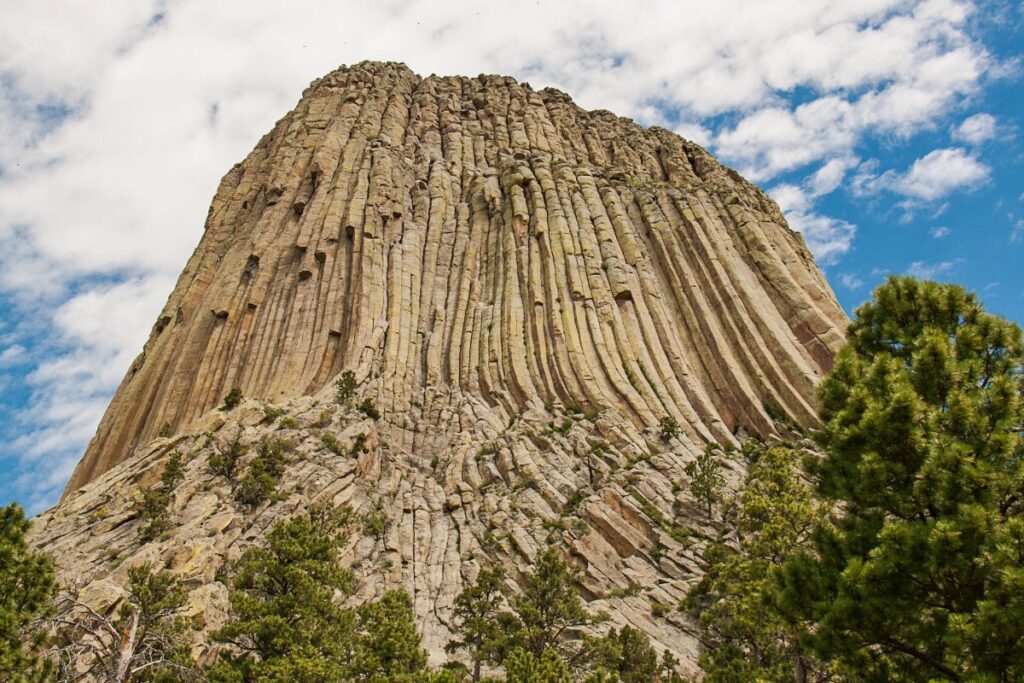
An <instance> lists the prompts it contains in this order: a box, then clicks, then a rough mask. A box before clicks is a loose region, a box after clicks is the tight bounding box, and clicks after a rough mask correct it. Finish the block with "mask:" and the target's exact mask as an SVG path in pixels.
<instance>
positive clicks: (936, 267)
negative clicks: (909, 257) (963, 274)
mask: <svg viewBox="0 0 1024 683" xmlns="http://www.w3.org/2000/svg"><path fill="white" fill-rule="evenodd" d="M962 262H963V259H955V260H953V261H938V262H935V263H926V262H925V261H914V262H913V263H911V264H910V265H909V266H907V275H913V276H914V277H918V278H921V279H923V280H934V279H936V278H938V277H942V276H944V275H948V274H949V273H951V272H952V271H953V270H955V269H956V267H957V266H958V265H960V264H961V263H962Z"/></svg>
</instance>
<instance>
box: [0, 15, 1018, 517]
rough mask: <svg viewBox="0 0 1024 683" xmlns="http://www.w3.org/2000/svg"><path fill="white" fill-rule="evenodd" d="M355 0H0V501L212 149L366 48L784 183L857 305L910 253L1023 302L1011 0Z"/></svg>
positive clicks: (92, 419)
mask: <svg viewBox="0 0 1024 683" xmlns="http://www.w3.org/2000/svg"><path fill="white" fill-rule="evenodd" d="M366 4H367V3H359V2H354V1H353V2H350V1H348V0H344V1H342V0H330V1H328V0H295V2H292V3H288V4H286V5H285V4H282V3H279V2H276V1H275V0H250V1H249V2H247V3H245V4H244V5H239V4H237V3H227V2H221V1H220V0H107V1H106V2H104V3H101V4H99V5H97V4H95V3H85V4H83V3H80V2H75V1H74V0H49V2H47V3H5V4H4V5H2V6H0V443H2V444H3V445H2V446H0V504H2V503H6V502H7V501H9V500H18V501H20V502H22V503H23V504H24V505H25V506H26V507H27V508H29V509H30V510H31V511H38V510H40V509H43V508H44V507H46V506H48V505H50V504H52V503H53V502H54V501H55V500H56V498H57V496H59V493H60V490H61V488H62V486H63V484H64V482H65V481H66V480H67V477H68V476H69V475H70V472H71V469H72V468H73V467H74V465H75V463H76V462H77V459H78V458H79V456H80V455H81V452H82V450H83V449H84V447H85V444H86V443H87V441H88V439H89V438H90V437H91V435H92V434H93V432H94V431H95V427H96V423H97V422H98V420H99V418H100V416H101V415H102V413H103V410H104V409H105V407H106V403H107V401H109V398H110V396H111V394H112V393H113V391H114V389H115V388H116V386H117V383H118V382H119V381H120V379H121V377H122V376H123V374H124V372H125V370H126V369H127V367H128V365H129V364H130V363H131V360H132V359H133V358H134V357H135V355H136V354H137V353H138V352H139V351H140V350H141V348H142V343H143V341H144V340H145V338H146V335H147V333H148V331H149V329H150V327H151V325H152V323H153V321H154V319H155V316H156V314H157V312H158V310H159V308H160V307H161V305H162V304H163V302H164V300H165V299H166V296H167V294H168V293H169V292H170V289H171V287H172V286H173V282H174V279H175V278H176V277H177V275H178V273H179V272H180V270H181V268H182V266H183V265H184V262H185V260H186V259H187V258H188V255H189V254H190V253H191V251H192V249H193V248H194V246H195V244H196V242H197V241H198V239H199V237H200V235H201V231H202V224H203V219H204V217H205V215H206V211H207V207H208V205H209V201H210V198H211V197H212V195H213V192H214V190H215V188H216V185H217V182H218V180H219V178H220V176H221V175H222V174H223V173H224V172H226V171H227V169H228V168H230V166H231V165H232V164H234V163H235V162H237V161H238V160H240V159H241V158H242V157H243V156H244V155H245V154H246V153H247V152H248V151H249V150H250V149H251V148H252V146H253V145H254V144H255V143H256V141H257V140H258V138H259V137H260V135H262V134H263V133H264V132H265V131H266V130H268V129H269V128H270V127H271V126H272V125H273V122H274V121H275V120H276V119H277V118H278V117H280V116H281V115H282V114H283V113H284V112H286V111H287V110H288V109H290V108H291V107H292V106H293V105H294V103H295V102H296V101H297V100H298V98H299V97H300V95H301V92H302V89H303V88H304V87H305V86H306V85H307V84H308V83H309V81H311V80H312V79H314V78H315V77H318V76H320V75H322V74H323V73H326V72H327V71H329V70H330V69H332V68H334V67H336V66H337V65H339V64H343V63H353V62H357V61H360V60H363V59H384V60H393V61H404V62H406V63H407V64H409V65H410V66H411V67H412V68H413V69H414V70H416V71H417V72H419V73H421V74H424V75H426V74H429V73H440V74H463V75H476V74H478V73H502V74H509V75H513V76H516V77H518V78H520V79H522V80H528V81H529V82H530V83H531V84H532V85H533V86H534V87H543V86H548V85H550V86H554V87H558V88H560V89H562V90H564V91H566V92H568V93H569V94H570V95H571V96H572V97H573V98H574V99H575V100H576V101H577V102H578V103H579V104H581V105H582V106H585V107H588V108H602V109H609V110H612V111H614V112H616V113H618V114H621V115H625V116H631V117H632V118H634V119H636V120H637V121H639V122H641V123H643V124H644V125H660V126H663V127H665V128H669V129H671V130H675V131H677V132H679V133H680V134H681V135H684V136H685V137H688V138H691V139H694V140H696V141H697V142H700V143H701V144H703V145H705V146H706V147H708V148H709V149H710V150H711V151H712V152H714V153H715V154H716V155H718V156H719V158H720V159H722V160H723V161H724V162H726V163H728V164H730V165H732V166H734V167H735V168H737V169H739V170H740V171H741V172H742V173H743V174H744V175H746V176H747V177H748V178H750V179H752V180H754V181H756V182H758V183H759V184H761V185H762V186H763V187H765V188H766V189H768V191H769V192H770V193H771V194H772V196H773V197H775V198H776V199H777V201H779V203H780V205H781V206H782V207H783V209H784V211H785V212H786V215H787V219H788V220H789V222H790V224H791V226H792V227H793V228H794V229H798V230H800V231H801V232H803V233H804V236H805V238H806V239H807V241H808V243H809V244H810V245H811V247H812V249H813V251H814V252H815V254H816V256H817V258H818V261H819V264H820V265H821V267H822V269H823V270H824V272H825V273H826V275H827V277H828V279H829V281H830V282H831V284H832V286H833V288H834V290H835V292H836V294H837V296H838V297H839V299H840V301H841V302H842V304H843V305H844V307H846V309H847V311H850V312H852V311H853V309H854V308H855V307H856V306H857V305H858V304H859V303H861V302H862V301H864V300H866V299H867V298H868V297H869V296H870V292H871V289H872V288H873V287H874V286H876V285H877V284H878V283H879V282H880V281H881V280H882V279H883V278H884V277H885V276H886V275H887V274H889V273H911V274H916V275H919V276H922V277H932V278H935V279H939V280H946V281H956V282H960V283H962V284H964V285H965V286H967V287H968V288H969V289H971V290H973V291H976V292H977V293H978V294H979V295H980V296H981V297H982V299H983V300H984V301H985V303H986V305H987V306H988V307H989V309H990V310H992V311H995V312H997V313H999V314H1002V315H1004V316H1006V317H1008V318H1010V319H1012V320H1014V321H1016V322H1022V321H1024V276H1022V274H1021V273H1022V271H1024V269H1022V268H1021V265H1022V263H1024V163H1022V162H1024V146H1022V138H1021V135H1022V125H1024V120H1022V113H1024V98H1022V96H1021V92H1022V75H1024V64H1022V61H1021V48H1020V46H1021V45H1024V9H1022V5H1021V3H1019V2H1004V1H1000V0H994V1H991V2H984V3H982V2H977V3H972V2H969V1H967V0H859V1H851V0H768V1H754V0H720V1H719V2H715V3H707V2H697V1H696V0H664V1H658V0H638V2H636V3H619V2H616V3H612V2H608V3H602V2H596V3H594V2H583V0H563V1H561V2H535V3H502V4H500V6H493V7H492V6H490V5H487V6H483V5H482V4H481V3H478V2H472V1H470V0H449V1H447V2H444V3H437V2H429V1H428V0H394V1H392V2H386V3H374V4H373V6H372V7H365V6H364V5H366ZM495 5H498V4H497V3H495Z"/></svg>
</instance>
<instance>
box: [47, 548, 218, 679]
mask: <svg viewBox="0 0 1024 683" xmlns="http://www.w3.org/2000/svg"><path fill="white" fill-rule="evenodd" d="M184 606H185V591H184V588H183V587H182V586H181V584H180V583H179V582H178V580H177V579H176V578H174V577H173V576H172V575H171V574H170V573H169V572H167V571H153V568H152V567H151V566H150V565H148V564H142V565H137V566H134V567H132V568H130V569H129V570H128V596H127V598H126V599H125V600H124V602H123V603H122V604H121V608H120V609H119V610H118V612H117V614H116V615H115V616H114V617H108V616H106V615H104V614H100V613H99V612H96V611H95V610H93V609H92V608H91V607H90V606H89V605H87V604H85V603H84V602H81V601H80V600H79V599H78V597H77V596H76V595H73V594H67V595H65V596H63V597H62V598H61V600H60V601H59V603H58V606H57V611H58V616H57V618H56V620H55V627H56V631H57V634H58V636H57V643H56V647H55V651H56V655H57V660H58V662H59V671H58V676H57V680H58V682H59V683H65V682H67V683H71V682H72V681H80V680H83V677H87V676H92V677H93V678H95V679H96V680H103V681H109V682H110V683H128V682H138V683H142V682H146V683H171V681H199V680H201V678H202V677H201V673H200V672H199V671H198V670H197V669H196V668H195V666H194V664H193V662H192V660H191V658H190V657H189V652H188V638H187V636H186V626H185V623H184V621H183V619H182V618H181V617H180V612H181V610H182V608H183V607H184ZM89 680H91V679H89Z"/></svg>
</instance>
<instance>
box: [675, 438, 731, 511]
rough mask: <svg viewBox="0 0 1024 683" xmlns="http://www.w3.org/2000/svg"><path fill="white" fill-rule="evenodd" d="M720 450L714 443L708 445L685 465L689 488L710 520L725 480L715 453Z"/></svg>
mask: <svg viewBox="0 0 1024 683" xmlns="http://www.w3.org/2000/svg"><path fill="white" fill-rule="evenodd" d="M721 449H722V447H721V446H719V445H718V444H716V443H709V444H708V445H707V446H706V447H705V448H704V452H703V453H701V454H700V455H698V456H697V459H696V460H692V461H690V462H688V463H687V464H686V468H685V470H684V471H685V472H686V475H687V476H688V477H690V488H691V490H692V491H693V495H694V496H696V497H697V500H699V501H701V502H702V503H704V505H705V506H706V507H707V512H708V519H710V518H711V514H712V512H713V507H714V504H715V503H717V502H718V501H719V500H721V498H722V490H723V489H724V488H725V479H724V478H723V477H722V463H721V461H720V460H719V459H718V457H717V456H716V453H717V452H718V451H720V450H721Z"/></svg>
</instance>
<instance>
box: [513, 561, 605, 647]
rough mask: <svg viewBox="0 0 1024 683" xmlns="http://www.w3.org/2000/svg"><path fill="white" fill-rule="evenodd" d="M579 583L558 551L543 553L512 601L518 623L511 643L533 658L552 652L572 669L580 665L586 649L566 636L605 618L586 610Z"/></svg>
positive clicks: (573, 569) (575, 571)
mask: <svg viewBox="0 0 1024 683" xmlns="http://www.w3.org/2000/svg"><path fill="white" fill-rule="evenodd" d="M579 581H580V576H579V572H578V571H577V570H576V569H575V568H573V567H570V566H569V565H568V564H566V562H565V560H563V559H562V556H561V555H560V554H559V553H558V551H556V550H555V549H554V548H548V549H546V550H544V552H542V553H541V554H540V555H539V556H538V557H537V560H536V561H535V563H534V569H533V573H531V574H530V575H529V576H527V577H526V580H525V582H524V584H523V591H522V593H520V594H519V595H517V596H516V597H515V598H513V599H512V609H513V610H514V611H515V613H516V616H517V617H518V622H519V623H518V624H517V625H516V628H515V629H511V634H510V641H511V643H512V644H514V645H517V646H519V647H521V648H523V649H524V650H526V651H527V652H529V653H531V654H533V655H534V656H535V657H542V656H543V655H544V652H545V650H548V649H551V650H553V651H555V652H557V653H558V654H560V655H562V656H563V657H565V658H566V660H567V661H569V663H570V664H571V665H572V664H576V665H581V664H582V662H583V660H584V658H585V654H586V652H587V650H588V648H587V646H586V644H585V643H580V642H574V641H573V640H572V639H571V638H570V636H569V634H570V633H571V632H572V631H574V630H579V629H581V628H584V627H588V626H592V625H594V624H597V623H599V622H601V621H603V620H604V619H605V618H606V615H603V614H602V615H596V616H595V615H593V614H591V613H590V612H588V611H587V610H586V608H585V607H584V606H583V601H582V600H581V599H580V596H579V592H578V591H577V589H576V584H577V583H578V582H579Z"/></svg>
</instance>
